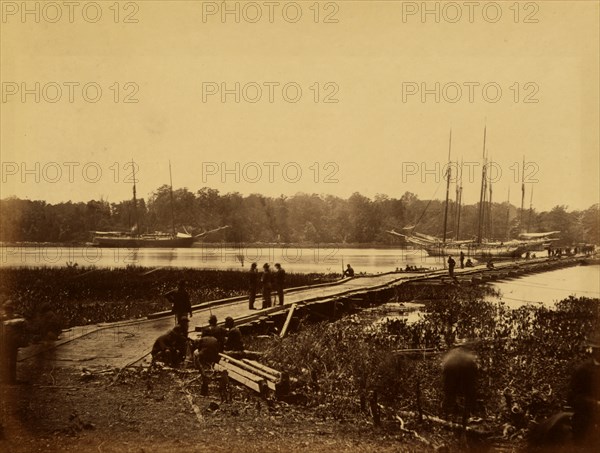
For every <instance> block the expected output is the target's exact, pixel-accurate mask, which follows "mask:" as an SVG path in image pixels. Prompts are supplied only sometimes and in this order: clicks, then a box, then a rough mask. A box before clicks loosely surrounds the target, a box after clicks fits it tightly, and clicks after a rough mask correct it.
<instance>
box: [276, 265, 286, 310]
mask: <svg viewBox="0 0 600 453" xmlns="http://www.w3.org/2000/svg"><path fill="white" fill-rule="evenodd" d="M275 269H276V272H275V290H276V291H277V297H278V298H279V305H283V286H284V283H285V271H284V270H283V268H282V267H281V264H279V263H275Z"/></svg>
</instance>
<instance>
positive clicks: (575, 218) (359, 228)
mask: <svg viewBox="0 0 600 453" xmlns="http://www.w3.org/2000/svg"><path fill="white" fill-rule="evenodd" d="M444 208H445V206H444V202H443V201H439V200H419V199H418V198H417V196H416V195H414V194H412V193H410V192H406V193H405V194H404V195H402V197H401V198H399V199H398V198H391V197H388V196H387V195H376V196H375V197H374V198H373V199H370V198H367V197H365V196H363V195H361V194H359V193H354V194H353V195H352V196H350V197H349V198H347V199H343V198H340V197H336V196H333V195H317V194H305V193H298V194H296V195H294V196H290V197H286V196H280V197H278V198H272V197H266V196H263V195H259V194H251V195H247V196H243V195H241V194H239V193H237V192H233V193H226V194H220V193H219V191H218V190H215V189H210V188H207V187H204V188H202V189H200V190H198V191H197V192H195V193H194V192H191V191H189V190H188V189H187V188H183V189H178V190H174V191H173V203H171V195H170V188H169V186H167V185H163V186H161V187H159V188H158V189H157V190H156V191H155V192H154V193H152V195H151V196H150V197H149V199H148V200H144V199H138V200H137V203H136V205H135V206H134V203H133V201H132V200H127V201H121V202H120V203H108V202H107V201H104V200H98V201H97V200H91V201H88V202H87V203H84V202H79V203H72V202H70V201H69V202H64V203H57V204H49V203H46V202H45V201H31V200H21V199H18V198H7V199H3V200H0V241H2V242H61V243H66V242H86V241H90V240H91V238H92V232H93V231H123V230H130V231H139V232H141V233H144V232H154V231H163V232H169V231H171V230H172V227H173V224H174V226H175V229H176V230H177V231H179V232H185V231H187V232H189V233H195V234H197V233H200V232H202V231H205V230H209V229H213V228H216V227H218V226H222V225H230V226H231V228H230V229H227V230H223V231H221V232H219V233H217V234H215V235H214V236H211V237H209V238H208V239H207V240H208V241H225V242H232V243H252V242H282V243H306V244H315V243H339V244H394V243H398V239H396V238H394V237H392V236H390V235H388V234H387V233H386V232H385V231H386V230H389V229H396V230H397V231H401V229H402V228H406V230H405V231H410V229H409V228H412V227H414V230H415V231H418V232H420V233H425V234H430V235H435V236H440V237H441V236H442V234H443V225H444V221H443V220H444V211H445V209H444ZM457 213H458V209H457V207H456V206H455V204H454V203H450V204H449V209H448V221H447V237H448V238H455V237H456V230H457V226H459V238H460V239H470V238H472V237H475V236H477V233H478V224H479V222H478V218H479V207H478V204H472V205H465V206H462V208H461V210H460V225H458V216H457ZM486 213H487V214H486V217H485V222H484V227H482V228H483V232H484V235H485V237H487V238H490V239H497V240H506V239H508V238H510V237H515V236H516V234H518V232H519V231H529V232H541V231H552V230H558V231H560V232H561V233H560V238H561V240H560V243H559V244H561V243H563V244H573V243H581V242H586V243H596V244H597V243H599V242H600V205H599V204H595V205H593V206H591V207H590V208H588V209H586V210H581V211H578V210H572V211H568V210H567V207H566V206H555V207H554V208H552V209H551V210H550V211H542V212H538V211H536V210H532V211H530V210H528V209H525V210H524V212H523V213H521V211H520V209H518V208H516V207H515V206H513V205H510V204H509V203H508V202H504V203H493V204H492V205H491V209H488V210H487V211H486ZM520 225H522V227H521V226H520Z"/></svg>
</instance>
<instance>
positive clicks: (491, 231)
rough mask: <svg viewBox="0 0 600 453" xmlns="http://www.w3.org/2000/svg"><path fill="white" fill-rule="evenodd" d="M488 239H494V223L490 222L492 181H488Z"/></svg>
mask: <svg viewBox="0 0 600 453" xmlns="http://www.w3.org/2000/svg"><path fill="white" fill-rule="evenodd" d="M488 225H489V226H488V237H489V238H490V239H492V238H493V237H494V223H493V222H492V181H491V180H490V199H489V200H488Z"/></svg>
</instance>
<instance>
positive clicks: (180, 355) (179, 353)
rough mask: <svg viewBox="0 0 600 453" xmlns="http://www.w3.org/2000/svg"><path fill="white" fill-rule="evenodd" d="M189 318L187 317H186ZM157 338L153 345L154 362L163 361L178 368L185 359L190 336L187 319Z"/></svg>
mask: <svg viewBox="0 0 600 453" xmlns="http://www.w3.org/2000/svg"><path fill="white" fill-rule="evenodd" d="M186 320H187V318H186ZM182 321H183V322H181V321H180V323H179V324H178V325H176V326H175V327H173V328H172V329H171V330H169V331H168V332H167V333H166V334H164V335H161V336H160V337H158V338H157V339H156V341H155V342H154V345H153V346H152V362H153V363H154V362H163V363H164V364H165V365H167V366H170V367H173V368H177V367H179V365H180V364H181V363H182V362H183V361H184V360H185V357H186V354H187V346H188V337H187V324H188V323H189V320H188V321H187V322H186V321H185V320H182Z"/></svg>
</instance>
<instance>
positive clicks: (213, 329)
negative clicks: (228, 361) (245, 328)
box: [202, 315, 227, 352]
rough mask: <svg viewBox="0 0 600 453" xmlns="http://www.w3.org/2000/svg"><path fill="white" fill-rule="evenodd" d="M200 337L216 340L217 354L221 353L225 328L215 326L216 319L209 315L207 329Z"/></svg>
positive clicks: (223, 345)
mask: <svg viewBox="0 0 600 453" xmlns="http://www.w3.org/2000/svg"><path fill="white" fill-rule="evenodd" d="M202 336H203V337H214V338H216V339H217V342H218V344H219V352H223V349H224V347H225V338H226V337H227V331H226V330H225V328H223V327H221V326H218V325H217V317H216V316H215V315H210V317H209V318H208V327H206V328H205V329H204V330H203V331H202Z"/></svg>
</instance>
